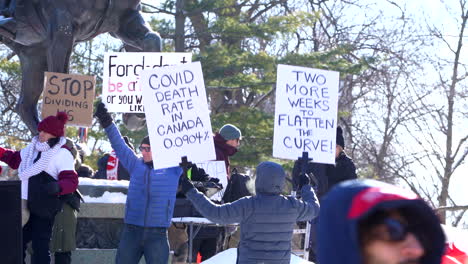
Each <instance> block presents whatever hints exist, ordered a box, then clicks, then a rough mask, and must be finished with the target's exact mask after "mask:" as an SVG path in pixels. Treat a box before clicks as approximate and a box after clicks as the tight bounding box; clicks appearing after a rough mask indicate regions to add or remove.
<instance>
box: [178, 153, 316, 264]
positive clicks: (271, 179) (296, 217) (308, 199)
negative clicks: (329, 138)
mask: <svg viewBox="0 0 468 264" xmlns="http://www.w3.org/2000/svg"><path fill="white" fill-rule="evenodd" d="M284 184H285V173H284V170H283V168H282V167H281V166H280V165H279V164H276V163H273V162H262V163H260V164H259V165H258V166H257V177H256V180H255V185H256V187H255V189H256V195H255V196H247V197H244V198H241V199H239V200H237V201H235V202H233V203H227V204H223V205H216V204H214V203H212V202H211V201H210V200H209V199H208V198H206V197H205V196H204V195H203V194H202V193H200V192H198V191H197V190H196V189H191V190H190V191H188V192H187V194H186V195H187V198H188V199H189V200H190V201H191V202H192V203H193V205H194V206H195V208H196V209H197V210H198V211H199V212H200V213H201V214H202V215H203V216H205V217H206V218H208V219H209V220H210V221H212V222H215V223H219V224H234V223H240V229H241V237H240V243H239V248H238V263H239V264H250V263H255V264H260V263H264V264H267V263H268V264H289V262H290V258H291V238H292V233H293V227H294V224H295V223H296V222H297V221H309V220H311V219H313V218H314V217H316V216H317V215H318V213H319V204H318V202H317V198H316V196H315V194H314V192H313V191H312V188H311V186H310V185H305V186H303V187H302V201H301V200H298V199H296V198H295V197H288V196H283V195H281V191H282V190H283V187H284Z"/></svg>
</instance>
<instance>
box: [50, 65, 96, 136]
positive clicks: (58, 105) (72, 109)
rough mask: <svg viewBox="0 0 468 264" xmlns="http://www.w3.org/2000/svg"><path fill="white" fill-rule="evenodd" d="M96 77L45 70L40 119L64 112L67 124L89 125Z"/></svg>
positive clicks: (91, 121) (91, 119)
mask: <svg viewBox="0 0 468 264" xmlns="http://www.w3.org/2000/svg"><path fill="white" fill-rule="evenodd" d="M95 84H96V77H95V76H88V75H77V74H64V73H56V72H46V73H45V74H44V91H43V93H42V113H41V117H42V119H44V118H46V117H48V116H50V115H56V114H57V112H66V113H67V115H68V122H67V125H71V126H82V127H91V125H92V124H93V100H94V92H95V86H96V85H95Z"/></svg>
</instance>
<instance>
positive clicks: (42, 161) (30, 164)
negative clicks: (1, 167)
mask: <svg viewBox="0 0 468 264" xmlns="http://www.w3.org/2000/svg"><path fill="white" fill-rule="evenodd" d="M65 142H66V140H65V138H64V137H60V140H59V142H58V143H57V144H55V146H54V147H53V148H51V147H50V146H49V144H47V142H40V141H39V137H38V136H35V137H34V138H33V139H32V141H31V143H29V144H28V146H26V147H25V148H24V149H23V150H22V151H21V152H22V154H23V155H22V156H21V163H20V166H19V168H18V176H19V178H20V179H21V180H27V179H29V178H30V177H32V176H34V175H37V174H39V173H41V172H42V171H45V170H46V169H47V166H48V165H49V162H50V160H51V158H52V157H53V156H54V155H55V154H56V153H57V151H59V150H60V148H61V147H62V146H63V145H64V144H65ZM39 152H42V153H41V157H40V158H39V160H38V161H36V162H35V163H34V158H35V157H36V156H37V154H38V153H39Z"/></svg>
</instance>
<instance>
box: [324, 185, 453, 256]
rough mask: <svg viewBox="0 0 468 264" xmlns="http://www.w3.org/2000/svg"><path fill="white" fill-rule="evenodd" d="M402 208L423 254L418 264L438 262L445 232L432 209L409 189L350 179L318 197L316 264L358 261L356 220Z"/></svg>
mask: <svg viewBox="0 0 468 264" xmlns="http://www.w3.org/2000/svg"><path fill="white" fill-rule="evenodd" d="M382 209H405V210H404V211H405V212H407V213H405V215H404V216H405V218H406V220H408V222H409V224H410V225H412V226H415V227H414V228H412V232H413V233H414V234H415V235H416V237H418V238H419V239H421V238H422V240H421V241H429V242H430V243H424V242H421V243H422V244H423V246H424V249H425V252H426V253H425V255H424V256H423V257H422V259H421V262H420V263H421V264H439V263H440V262H441V257H442V255H443V252H444V244H445V235H444V233H443V230H442V228H441V226H440V222H439V219H438V218H437V216H436V215H435V214H434V212H433V211H432V209H431V208H430V207H429V206H428V205H427V204H426V203H425V202H424V201H423V200H422V199H420V198H419V197H417V196H416V194H414V193H413V192H411V191H408V190H405V189H401V188H398V187H396V186H393V185H389V184H386V183H383V182H379V181H374V180H363V181H359V180H352V181H346V182H343V183H340V184H338V185H336V186H335V187H334V188H332V189H331V190H330V191H329V192H328V193H327V195H325V197H324V198H323V199H322V207H321V211H320V218H319V223H318V239H317V240H318V241H320V242H319V243H318V262H319V263H320V264H339V263H346V264H361V263H363V256H362V254H361V249H360V247H359V238H358V223H359V221H360V220H362V219H364V218H366V217H367V216H369V215H372V214H373V213H374V212H375V211H376V210H382Z"/></svg>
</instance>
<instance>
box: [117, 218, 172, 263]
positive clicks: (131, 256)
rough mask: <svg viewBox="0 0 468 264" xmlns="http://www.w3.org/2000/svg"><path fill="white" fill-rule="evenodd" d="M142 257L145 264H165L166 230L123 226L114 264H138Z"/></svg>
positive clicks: (166, 252)
mask: <svg viewBox="0 0 468 264" xmlns="http://www.w3.org/2000/svg"><path fill="white" fill-rule="evenodd" d="M143 255H144V256H145V261H146V263H147V264H167V262H168V259H169V241H168V240H167V228H165V227H142V226H135V225H129V224H125V225H124V228H123V230H122V235H121V237H120V242H119V248H118V249H117V256H116V259H115V263H116V264H138V262H139V261H140V259H141V256H143Z"/></svg>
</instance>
